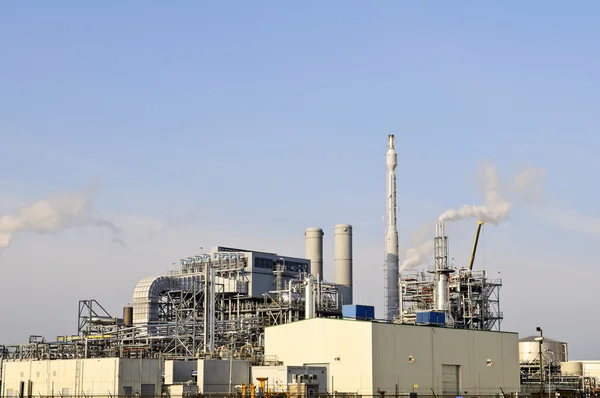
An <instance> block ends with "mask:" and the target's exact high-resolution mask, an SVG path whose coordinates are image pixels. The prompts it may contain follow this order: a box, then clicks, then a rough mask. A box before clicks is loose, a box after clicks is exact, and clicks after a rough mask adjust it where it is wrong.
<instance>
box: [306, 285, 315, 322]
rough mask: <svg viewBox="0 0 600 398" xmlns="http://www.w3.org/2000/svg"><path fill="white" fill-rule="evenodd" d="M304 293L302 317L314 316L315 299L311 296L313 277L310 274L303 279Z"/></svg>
mask: <svg viewBox="0 0 600 398" xmlns="http://www.w3.org/2000/svg"><path fill="white" fill-rule="evenodd" d="M304 283H305V285H304V293H305V299H304V300H305V301H304V319H310V318H314V316H315V314H314V311H315V307H314V306H315V300H314V296H313V283H314V279H313V276H312V275H309V276H308V277H307V278H306V279H305V280H304Z"/></svg>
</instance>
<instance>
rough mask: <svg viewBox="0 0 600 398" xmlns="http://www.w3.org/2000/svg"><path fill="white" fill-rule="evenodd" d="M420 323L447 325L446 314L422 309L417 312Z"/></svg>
mask: <svg viewBox="0 0 600 398" xmlns="http://www.w3.org/2000/svg"><path fill="white" fill-rule="evenodd" d="M417 324H418V325H445V324H446V314H444V313H443V312H437V311H420V312H417Z"/></svg>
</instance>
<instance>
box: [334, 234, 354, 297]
mask: <svg viewBox="0 0 600 398" xmlns="http://www.w3.org/2000/svg"><path fill="white" fill-rule="evenodd" d="M333 235H334V244H335V283H336V284H337V285H338V291H339V292H340V293H341V295H342V304H344V305H346V304H352V225H349V224H337V225H336V226H335V227H334V234H333Z"/></svg>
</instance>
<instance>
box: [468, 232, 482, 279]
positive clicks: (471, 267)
mask: <svg viewBox="0 0 600 398" xmlns="http://www.w3.org/2000/svg"><path fill="white" fill-rule="evenodd" d="M482 225H483V221H477V231H476V232H475V240H474V241H473V250H472V251H471V261H469V271H471V270H472V269H473V263H474V262H475V252H476V251H477V242H479V233H480V232H481V226H482Z"/></svg>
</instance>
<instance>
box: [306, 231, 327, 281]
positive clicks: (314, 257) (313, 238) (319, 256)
mask: <svg viewBox="0 0 600 398" xmlns="http://www.w3.org/2000/svg"><path fill="white" fill-rule="evenodd" d="M304 240H305V241H306V258H307V259H309V260H310V274H311V275H312V276H314V277H315V279H316V278H318V280H322V279H323V230H322V229H321V228H317V227H313V228H308V229H307V230H306V232H304Z"/></svg>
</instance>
